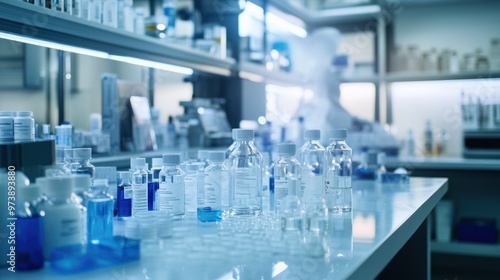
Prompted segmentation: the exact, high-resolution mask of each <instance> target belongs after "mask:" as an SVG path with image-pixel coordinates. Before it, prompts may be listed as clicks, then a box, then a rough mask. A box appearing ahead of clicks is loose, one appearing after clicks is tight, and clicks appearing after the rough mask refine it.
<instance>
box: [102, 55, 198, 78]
mask: <svg viewBox="0 0 500 280" xmlns="http://www.w3.org/2000/svg"><path fill="white" fill-rule="evenodd" d="M108 58H109V59H112V60H116V61H121V62H126V63H131V64H135V65H140V66H145V67H151V68H155V69H160V70H165V71H170V72H175V73H179V74H185V75H191V74H193V69H191V68H187V67H181V66H176V65H171V64H165V63H159V62H154V61H149V60H145V59H140V58H135V57H130V56H121V55H109V57H108Z"/></svg>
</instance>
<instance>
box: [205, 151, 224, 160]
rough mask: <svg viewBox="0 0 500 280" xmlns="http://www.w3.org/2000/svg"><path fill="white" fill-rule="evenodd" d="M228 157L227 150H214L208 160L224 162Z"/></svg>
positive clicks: (209, 154)
mask: <svg viewBox="0 0 500 280" xmlns="http://www.w3.org/2000/svg"><path fill="white" fill-rule="evenodd" d="M225 159H226V152H223V151H212V152H209V153H208V160H209V161H210V162H223V161H224V160H225Z"/></svg>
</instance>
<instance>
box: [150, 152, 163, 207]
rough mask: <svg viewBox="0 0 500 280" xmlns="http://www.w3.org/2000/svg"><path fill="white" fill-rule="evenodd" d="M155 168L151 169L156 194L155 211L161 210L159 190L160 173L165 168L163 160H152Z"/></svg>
mask: <svg viewBox="0 0 500 280" xmlns="http://www.w3.org/2000/svg"><path fill="white" fill-rule="evenodd" d="M151 161H152V164H153V167H152V168H151V173H152V174H153V182H152V186H153V192H154V194H153V195H154V203H153V210H159V209H160V205H159V199H160V198H159V195H160V193H159V192H158V190H159V189H160V172H161V169H162V168H163V158H153V159H152V160H151Z"/></svg>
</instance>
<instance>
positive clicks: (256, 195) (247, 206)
mask: <svg viewBox="0 0 500 280" xmlns="http://www.w3.org/2000/svg"><path fill="white" fill-rule="evenodd" d="M229 164H230V167H229V180H230V184H229V188H230V191H231V200H230V214H231V215H250V216H252V215H259V214H260V213H261V212H262V155H261V153H260V152H259V150H258V149H257V148H256V147H255V145H254V131H253V130H251V129H239V130H237V131H236V146H235V148H234V151H233V152H232V153H231V154H230V155H229Z"/></svg>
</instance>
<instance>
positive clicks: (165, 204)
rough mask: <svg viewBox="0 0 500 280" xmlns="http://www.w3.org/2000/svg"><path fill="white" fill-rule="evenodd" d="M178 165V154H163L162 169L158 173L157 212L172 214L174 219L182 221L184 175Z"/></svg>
mask: <svg viewBox="0 0 500 280" xmlns="http://www.w3.org/2000/svg"><path fill="white" fill-rule="evenodd" d="M180 163H181V156H180V155H179V154H164V155H163V169H162V170H161V171H160V189H159V197H160V201H159V210H160V211H166V212H167V213H170V214H173V215H174V218H176V219H182V218H183V217H184V215H185V205H184V195H185V187H184V176H185V173H184V171H182V170H181V168H180V166H179V165H180Z"/></svg>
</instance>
